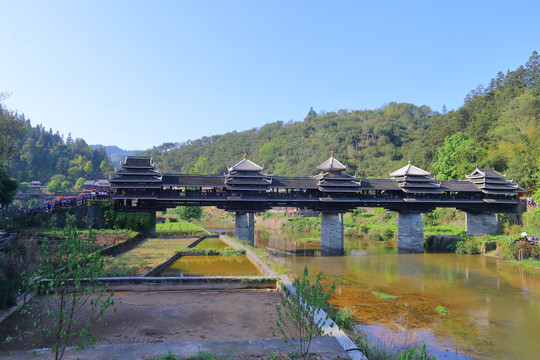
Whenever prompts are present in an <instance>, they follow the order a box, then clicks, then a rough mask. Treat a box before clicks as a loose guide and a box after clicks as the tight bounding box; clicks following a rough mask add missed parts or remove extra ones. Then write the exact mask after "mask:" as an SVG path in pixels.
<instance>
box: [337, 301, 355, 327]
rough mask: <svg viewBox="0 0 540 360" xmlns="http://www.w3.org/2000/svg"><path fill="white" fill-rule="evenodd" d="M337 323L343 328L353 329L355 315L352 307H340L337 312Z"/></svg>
mask: <svg viewBox="0 0 540 360" xmlns="http://www.w3.org/2000/svg"><path fill="white" fill-rule="evenodd" d="M336 323H337V324H338V326H339V327H340V329H343V330H346V331H348V330H351V329H352V327H353V323H354V316H353V313H352V311H351V309H350V308H348V307H345V308H343V309H340V310H339V311H338V312H337V314H336Z"/></svg>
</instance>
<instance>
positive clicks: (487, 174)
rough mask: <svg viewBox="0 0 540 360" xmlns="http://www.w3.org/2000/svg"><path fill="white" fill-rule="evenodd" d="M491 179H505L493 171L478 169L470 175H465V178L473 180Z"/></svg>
mask: <svg viewBox="0 0 540 360" xmlns="http://www.w3.org/2000/svg"><path fill="white" fill-rule="evenodd" d="M484 176H485V177H492V178H503V179H504V178H505V176H504V175H502V174H499V173H498V172H497V171H495V169H480V168H476V169H475V170H474V171H473V172H472V174H470V175H465V177H467V178H473V177H484Z"/></svg>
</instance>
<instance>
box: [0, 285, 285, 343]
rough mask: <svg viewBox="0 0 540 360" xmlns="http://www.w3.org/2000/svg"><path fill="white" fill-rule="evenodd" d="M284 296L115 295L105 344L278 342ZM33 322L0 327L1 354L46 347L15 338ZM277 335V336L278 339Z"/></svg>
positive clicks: (19, 318) (16, 320) (18, 320)
mask: <svg viewBox="0 0 540 360" xmlns="http://www.w3.org/2000/svg"><path fill="white" fill-rule="evenodd" d="M280 299H281V296H280V294H279V293H277V292H274V291H197V292H180V291H163V292H126V291H122V292H117V293H116V294H115V296H114V301H115V307H116V309H117V312H116V313H114V312H113V311H112V310H107V312H106V313H105V322H106V323H107V324H108V326H107V328H106V329H105V331H104V333H103V336H102V339H103V341H102V342H101V344H134V343H160V342H197V341H211V340H216V341H228V340H248V339H272V338H280V336H279V334H280V333H279V329H278V328H277V326H276V320H277V313H276V307H275V306H276V304H277V303H278V302H279V301H280ZM32 321H33V320H32V319H31V318H27V317H25V316H23V315H19V314H18V313H14V314H12V315H11V316H10V317H9V318H8V319H6V321H5V322H3V323H2V326H0V339H5V338H6V337H7V336H12V337H14V339H15V340H14V341H13V342H11V343H9V344H5V343H2V342H0V351H10V350H24V349H32V348H41V347H48V346H50V343H49V342H47V341H46V340H43V339H40V338H39V337H35V339H38V341H37V342H36V341H35V339H34V340H32V338H31V337H30V336H28V335H27V336H16V335H15V334H16V333H15V331H14V329H15V327H16V326H18V327H19V328H20V329H21V330H22V331H23V333H24V331H25V330H28V329H31V328H32V326H31V324H32ZM274 333H275V334H276V335H275V336H274Z"/></svg>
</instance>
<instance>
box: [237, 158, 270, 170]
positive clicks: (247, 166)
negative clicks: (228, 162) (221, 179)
mask: <svg viewBox="0 0 540 360" xmlns="http://www.w3.org/2000/svg"><path fill="white" fill-rule="evenodd" d="M262 169H263V167H262V166H259V165H257V164H255V163H254V162H252V161H250V160H248V159H242V160H241V161H240V162H239V163H237V164H236V165H234V166H232V167H230V168H229V172H232V171H235V170H236V171H262Z"/></svg>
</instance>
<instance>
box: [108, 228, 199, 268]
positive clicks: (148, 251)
mask: <svg viewBox="0 0 540 360" xmlns="http://www.w3.org/2000/svg"><path fill="white" fill-rule="evenodd" d="M195 239H196V238H195V237H193V238H182V239H174V238H173V239H148V240H146V241H145V242H143V243H142V244H141V245H139V246H138V247H136V248H135V249H133V250H130V251H128V252H126V253H124V254H122V255H119V256H117V257H112V256H105V257H104V261H105V272H106V276H143V275H145V274H146V273H148V272H149V271H150V270H152V269H154V268H155V267H156V266H158V265H159V264H161V263H163V262H165V261H166V260H168V259H170V258H171V257H172V256H173V255H175V254H176V252H177V250H178V248H181V247H185V246H187V245H188V244H189V243H191V242H192V241H194V240H195Z"/></svg>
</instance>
